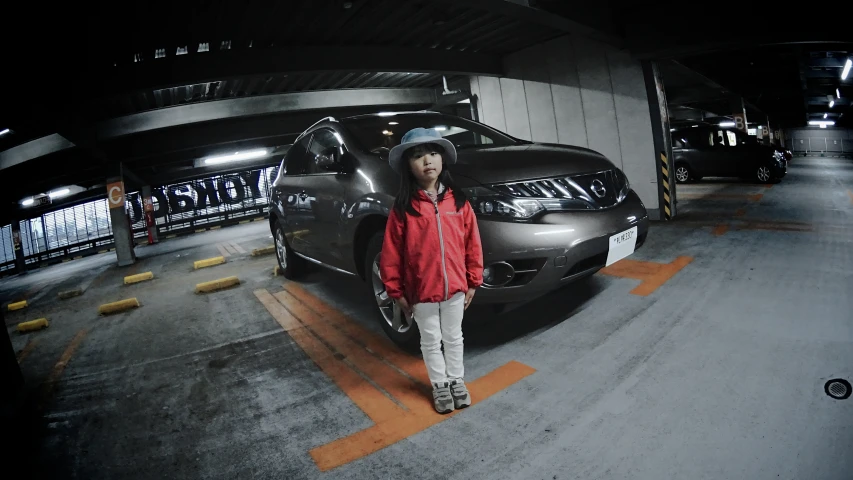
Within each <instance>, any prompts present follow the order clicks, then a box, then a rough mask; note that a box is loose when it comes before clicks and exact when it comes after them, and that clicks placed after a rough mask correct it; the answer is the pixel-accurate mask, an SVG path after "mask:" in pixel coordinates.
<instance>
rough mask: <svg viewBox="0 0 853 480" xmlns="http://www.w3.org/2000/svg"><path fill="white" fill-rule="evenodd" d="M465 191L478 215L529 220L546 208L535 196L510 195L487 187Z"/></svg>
mask: <svg viewBox="0 0 853 480" xmlns="http://www.w3.org/2000/svg"><path fill="white" fill-rule="evenodd" d="M464 191H465V195H467V196H468V200H469V201H470V202H471V206H472V207H473V208H474V213H476V214H477V215H488V216H492V217H497V218H506V219H515V220H527V219H529V218H530V217H532V216H534V215H536V214H537V213H539V212H541V211H543V210H545V207H543V206H542V203H540V201H539V200H536V199H533V198H515V197H510V196H508V195H503V194H501V193H498V192H496V191H494V190H490V189H488V188H486V187H472V188H466V189H464Z"/></svg>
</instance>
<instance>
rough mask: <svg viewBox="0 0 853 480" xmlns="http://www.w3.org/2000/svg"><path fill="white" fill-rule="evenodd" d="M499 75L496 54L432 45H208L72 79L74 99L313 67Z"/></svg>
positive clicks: (320, 69)
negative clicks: (212, 47) (218, 47)
mask: <svg viewBox="0 0 853 480" xmlns="http://www.w3.org/2000/svg"><path fill="white" fill-rule="evenodd" d="M344 71H346V72H404V73H443V74H448V75H494V76H500V75H503V74H504V71H503V64H502V61H501V58H500V57H499V56H497V55H487V54H482V53H474V52H460V51H453V50H438V49H432V48H410V47H378V46H332V47H280V48H255V49H252V48H243V49H234V50H211V51H209V52H201V53H199V52H190V53H187V54H185V55H170V56H166V57H164V58H158V59H151V58H147V59H145V60H143V61H141V62H138V63H128V64H125V65H121V64H119V65H116V66H115V67H111V68H109V69H103V70H102V71H100V72H98V73H97V75H90V76H86V77H85V78H82V77H81V78H80V80H79V81H78V83H79V85H78V89H79V90H77V91H74V92H73V94H74V95H76V96H78V98H79V100H80V101H83V100H85V99H88V98H90V97H110V96H116V95H123V94H127V93H134V92H141V91H150V90H158V89H163V88H170V87H177V86H184V85H195V84H199V83H208V82H215V81H222V80H228V79H234V78H241V77H249V76H258V75H261V76H263V75H282V74H288V73H308V72H313V73H318V72H344Z"/></svg>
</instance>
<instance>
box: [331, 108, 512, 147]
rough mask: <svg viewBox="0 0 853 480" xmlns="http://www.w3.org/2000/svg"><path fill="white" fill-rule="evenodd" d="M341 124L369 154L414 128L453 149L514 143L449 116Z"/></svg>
mask: <svg viewBox="0 0 853 480" xmlns="http://www.w3.org/2000/svg"><path fill="white" fill-rule="evenodd" d="M343 123H344V124H345V125H346V127H347V128H348V129H349V131H350V132H351V133H352V135H353V136H354V137H355V139H356V140H357V141H358V142H359V144H360V147H361V148H363V149H364V150H365V151H368V152H372V153H383V152H387V151H388V150H390V149H391V148H393V147H394V146H396V145H399V144H400V139H401V138H402V137H403V135H405V134H406V132H408V131H409V130H411V129H413V128H417V127H422V128H431V129H433V130H435V131H437V132H438V133H440V134H441V136H442V137H444V138H446V139H447V140H450V141H451V142H453V145H454V146H455V147H456V148H457V149H464V148H469V147H482V146H486V147H489V146H505V145H515V144H516V143H517V141H516V140H515V139H514V138H512V137H510V136H508V135H506V134H505V133H502V132H500V131H498V130H495V129H493V128H491V127H488V126H486V125H483V124H481V123H477V122H473V121H471V120H467V119H464V118H462V117H454V116H451V115H436V114H399V115H389V116H369V117H357V118H351V119H345V120H343Z"/></svg>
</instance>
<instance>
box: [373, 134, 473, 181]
mask: <svg viewBox="0 0 853 480" xmlns="http://www.w3.org/2000/svg"><path fill="white" fill-rule="evenodd" d="M423 143H437V144H439V145H441V146H442V147H444V155H442V157H443V158H444V162H445V163H447V164H452V163H456V147H455V146H453V143H452V142H451V141H450V140H446V139H444V138H442V136H441V134H440V133H438V132H437V131H436V130H435V129H432V128H421V127H418V128H413V129H411V130H409V131H408V132H406V134H405V135H403V138H401V139H400V144H399V145H397V146H396V147H394V148H392V149H391V151H390V152H389V153H388V163H389V164H390V165H391V168H392V169H394V171H395V172H397V173H400V163H401V162H402V161H403V152H405V151H406V150H408V149H409V148H412V147H414V146H415V145H420V144H423Z"/></svg>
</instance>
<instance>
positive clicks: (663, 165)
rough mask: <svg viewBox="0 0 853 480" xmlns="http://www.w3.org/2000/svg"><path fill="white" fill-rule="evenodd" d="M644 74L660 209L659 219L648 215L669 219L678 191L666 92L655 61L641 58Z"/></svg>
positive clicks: (673, 213) (674, 210)
mask: <svg viewBox="0 0 853 480" xmlns="http://www.w3.org/2000/svg"><path fill="white" fill-rule="evenodd" d="M642 66H643V77H644V79H645V81H646V96H647V97H648V99H649V114H650V116H651V119H652V138H653V141H654V144H655V153H656V154H657V155H656V157H657V158H656V159H655V161H656V162H657V175H658V185H659V186H660V188H658V195H659V202H660V206H661V208H660V210H659V211H658V212H657V216H658V218H652V212H649V217H650V218H652V220H670V219H672V218H674V217H675V215H676V211H677V209H678V206H677V204H676V198H677V194H676V191H675V188H676V182H675V165H674V159H673V158H672V137H671V136H670V134H669V130H670V122H669V107H668V106H667V103H666V92H665V90H664V84H663V78H662V77H661V74H660V69H659V68H658V65H657V63H655V62H651V61H643V62H642Z"/></svg>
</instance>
